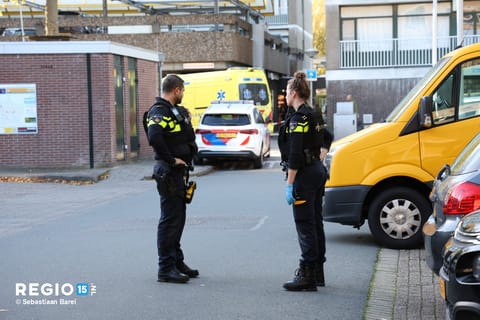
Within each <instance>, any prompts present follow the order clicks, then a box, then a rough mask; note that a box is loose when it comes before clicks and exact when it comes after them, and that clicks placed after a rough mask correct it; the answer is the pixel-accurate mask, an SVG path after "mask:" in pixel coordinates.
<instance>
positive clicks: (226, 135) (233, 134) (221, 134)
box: [217, 132, 237, 139]
mask: <svg viewBox="0 0 480 320" xmlns="http://www.w3.org/2000/svg"><path fill="white" fill-rule="evenodd" d="M236 137H237V133H236V132H218V133H217V138H220V139H227V138H230V139H232V138H236Z"/></svg>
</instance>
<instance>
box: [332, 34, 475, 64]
mask: <svg viewBox="0 0 480 320" xmlns="http://www.w3.org/2000/svg"><path fill="white" fill-rule="evenodd" d="M477 42H480V35H468V36H465V38H464V40H463V45H468V44H472V43H477ZM456 47H457V37H455V36H451V37H442V38H438V40H437V58H441V57H442V56H444V55H445V54H447V53H448V52H450V51H452V50H454V49H455V48H456ZM430 65H432V39H431V38H425V39H386V40H368V41H363V40H350V41H340V69H359V68H385V67H415V66H430Z"/></svg>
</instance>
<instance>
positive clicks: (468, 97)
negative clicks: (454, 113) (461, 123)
mask: <svg viewBox="0 0 480 320" xmlns="http://www.w3.org/2000/svg"><path fill="white" fill-rule="evenodd" d="M479 114H480V59H474V60H470V61H468V62H465V63H464V64H462V69H461V80H460V103H459V108H458V119H459V120H461V119H467V118H471V117H474V116H477V115H479Z"/></svg>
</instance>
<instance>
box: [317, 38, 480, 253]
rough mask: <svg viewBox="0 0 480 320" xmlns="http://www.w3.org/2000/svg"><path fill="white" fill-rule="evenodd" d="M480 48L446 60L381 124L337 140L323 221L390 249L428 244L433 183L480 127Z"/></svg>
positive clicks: (457, 52) (330, 158) (458, 52)
mask: <svg viewBox="0 0 480 320" xmlns="http://www.w3.org/2000/svg"><path fill="white" fill-rule="evenodd" d="M479 115H480V44H473V45H470V46H467V47H463V48H459V49H457V50H455V51H452V52H451V53H449V54H447V55H446V56H444V57H443V58H442V59H441V60H440V61H439V62H438V63H437V64H436V65H435V66H434V67H433V68H432V69H430V71H429V72H427V74H426V75H425V76H424V77H423V79H422V80H420V81H419V82H418V84H417V85H416V86H415V87H414V88H413V89H412V90H411V91H410V93H409V94H408V95H407V96H406V97H405V98H404V99H403V100H402V101H401V102H400V103H399V104H398V105H397V106H396V107H395V109H394V110H393V111H392V112H391V113H390V115H389V116H388V117H387V119H386V121H385V122H383V123H377V124H374V125H372V126H370V127H368V128H366V129H364V130H361V131H359V132H356V133H354V134H352V135H349V136H347V137H344V138H342V139H340V140H338V141H335V143H333V145H332V148H331V151H330V153H329V154H328V155H327V158H326V165H327V167H328V168H329V170H330V180H328V182H327V185H326V190H325V198H324V211H323V214H324V219H325V221H329V222H336V223H341V224H344V225H352V226H354V227H357V228H358V227H360V226H361V225H362V224H363V223H364V222H365V220H368V225H369V227H370V232H371V233H372V235H373V237H374V239H375V241H376V242H377V243H378V244H380V245H382V246H385V247H389V248H414V247H419V246H420V245H421V244H422V240H423V235H422V226H423V224H424V223H425V221H426V220H427V218H428V217H429V215H430V214H431V213H432V206H431V203H430V201H429V198H428V197H429V193H430V191H431V187H432V182H433V180H434V178H435V176H436V175H437V173H438V172H439V170H440V169H441V167H442V166H443V165H444V164H445V163H452V161H453V160H454V159H455V157H456V156H457V154H458V153H459V152H460V151H461V150H462V149H463V147H464V146H465V145H466V144H467V143H468V142H469V141H470V140H471V139H472V138H473V137H474V136H475V134H476V133H478V132H479V129H480V118H479Z"/></svg>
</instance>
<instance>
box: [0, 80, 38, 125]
mask: <svg viewBox="0 0 480 320" xmlns="http://www.w3.org/2000/svg"><path fill="white" fill-rule="evenodd" d="M35 133H38V125H37V87H36V84H35V83H21V84H18V83H16V84H0V134H35Z"/></svg>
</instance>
